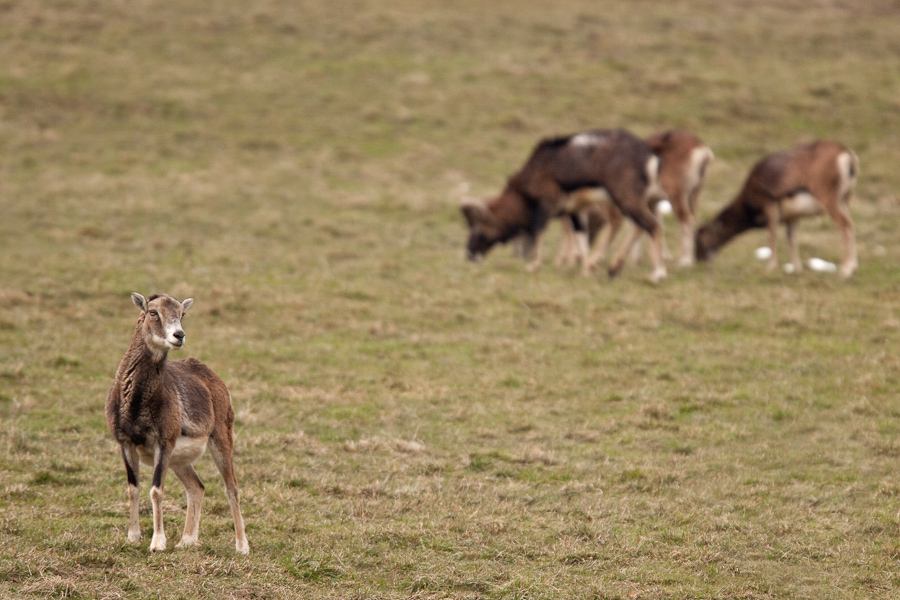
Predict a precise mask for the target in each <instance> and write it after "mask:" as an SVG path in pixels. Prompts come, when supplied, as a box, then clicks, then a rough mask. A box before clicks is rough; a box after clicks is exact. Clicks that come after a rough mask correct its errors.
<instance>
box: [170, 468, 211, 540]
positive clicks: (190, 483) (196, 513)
mask: <svg viewBox="0 0 900 600" xmlns="http://www.w3.org/2000/svg"><path fill="white" fill-rule="evenodd" d="M172 470H173V471H175V475H177V476H178V479H180V480H181V483H183V484H184V490H185V492H187V517H186V518H185V520H184V534H183V535H182V536H181V541H180V542H178V545H177V546H176V548H188V547H190V546H193V545H194V544H196V543H197V540H198V539H199V537H200V506H201V504H202V503H203V494H204V491H205V490H204V487H203V482H202V481H200V477H199V476H198V475H197V472H196V471H195V470H194V467H192V466H191V465H185V466H183V467H173V468H172Z"/></svg>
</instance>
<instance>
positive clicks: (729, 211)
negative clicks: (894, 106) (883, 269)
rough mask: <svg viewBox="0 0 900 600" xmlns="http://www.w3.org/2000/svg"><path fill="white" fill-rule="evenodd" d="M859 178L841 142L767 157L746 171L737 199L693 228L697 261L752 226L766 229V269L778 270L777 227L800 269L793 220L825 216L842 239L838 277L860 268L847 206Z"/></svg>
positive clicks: (810, 145) (819, 143)
mask: <svg viewBox="0 0 900 600" xmlns="http://www.w3.org/2000/svg"><path fill="white" fill-rule="evenodd" d="M858 175H859V160H858V159H857V158H856V155H855V154H854V153H853V152H852V151H851V150H850V149H849V148H847V147H846V146H844V145H843V144H841V143H840V142H834V141H822V140H820V141H815V142H810V143H808V144H802V145H800V146H796V147H795V148H792V149H790V150H786V151H784V152H778V153H776V154H770V155H769V156H767V157H765V158H763V159H762V160H761V161H759V162H758V163H757V164H756V165H755V166H754V167H753V169H752V170H751V171H750V175H749V176H748V177H747V180H746V182H745V183H744V187H743V188H741V191H740V193H739V194H738V196H737V197H736V198H735V199H734V200H733V201H732V202H731V204H729V205H727V206H726V207H725V208H723V209H722V211H721V212H719V214H718V215H716V216H715V218H713V219H712V220H711V221H709V222H708V223H706V224H704V225H703V226H702V227H700V228H699V229H698V230H697V238H696V254H697V260H701V261H705V260H709V259H710V258H712V256H713V255H714V254H715V253H716V251H718V249H719V248H721V247H722V246H724V245H725V244H726V243H727V242H728V241H730V240H731V239H732V238H734V237H735V236H736V235H738V234H740V233H742V232H744V231H746V230H748V229H751V228H754V227H767V228H768V230H769V247H770V248H771V249H772V254H771V256H770V258H769V265H768V266H769V269H774V268H775V267H776V266H778V254H777V251H776V246H777V244H776V240H777V234H778V223H779V222H783V223H784V224H785V227H786V228H787V239H788V245H789V246H790V250H791V263H792V265H793V270H794V271H795V272H797V271H800V270H801V269H802V265H801V263H800V253H799V250H798V248H797V235H796V229H797V222H798V221H799V220H800V219H802V218H804V217H810V216H815V215H820V214H822V213H823V212H824V213H827V214H828V216H829V217H831V219H832V220H833V221H834V222H835V224H837V226H838V228H839V229H840V230H841V235H842V237H843V241H844V256H843V260H842V261H841V266H840V271H839V272H840V275H841V277H845V278H846V277H850V276H851V275H852V274H853V272H854V271H855V270H856V267H857V265H858V261H857V257H856V238H855V236H854V234H853V219H852V218H851V216H850V209H849V203H850V199H851V198H852V196H853V188H854V187H855V185H856V179H857V176H858Z"/></svg>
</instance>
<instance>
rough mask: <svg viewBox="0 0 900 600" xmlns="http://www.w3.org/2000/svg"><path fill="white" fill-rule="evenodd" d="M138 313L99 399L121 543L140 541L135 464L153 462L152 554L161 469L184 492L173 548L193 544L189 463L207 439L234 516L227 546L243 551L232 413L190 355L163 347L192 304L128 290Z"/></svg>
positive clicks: (175, 338) (217, 382) (176, 341)
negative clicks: (117, 495)
mask: <svg viewBox="0 0 900 600" xmlns="http://www.w3.org/2000/svg"><path fill="white" fill-rule="evenodd" d="M131 299H132V301H133V302H134V304H135V306H137V307H138V308H139V309H140V310H141V316H140V318H139V319H138V322H137V326H136V327H135V329H134V335H133V336H132V337H131V345H130V346H129V347H128V351H127V352H126V353H125V356H124V357H123V358H122V362H120V363H119V368H118V370H117V371H116V378H115V381H114V382H113V385H112V388H111V389H110V390H109V397H108V398H107V401H106V422H107V424H108V425H109V429H110V431H111V432H112V434H113V436H114V437H115V438H116V441H117V442H118V443H119V445H120V446H121V449H122V458H123V460H124V461H125V472H126V474H127V476H128V503H129V513H130V516H129V521H128V540H129V541H131V542H136V541H138V540H140V539H141V530H140V525H139V523H138V502H139V486H138V481H139V479H138V475H139V469H140V463H144V464H145V465H149V466H152V467H153V483H152V487H151V488H150V500H151V503H152V504H153V539H152V540H151V542H150V550H151V551H152V552H161V551H163V550H165V549H166V531H165V529H164V527H163V517H162V498H163V486H164V484H165V480H166V471H167V470H168V469H169V467H171V468H172V470H173V471H175V474H176V475H177V476H178V479H180V480H181V483H183V484H184V487H185V490H186V491H187V500H188V502H187V518H186V520H185V524H184V535H183V536H182V538H181V542H180V543H179V544H178V546H179V547H187V546H193V545H194V544H196V543H197V538H198V532H199V528H200V504H201V502H202V500H203V493H204V488H203V483H202V482H201V481H200V478H199V477H198V476H197V472H196V471H194V467H193V466H191V465H192V464H193V463H194V462H195V461H196V460H197V459H198V458H200V456H201V455H202V454H203V451H204V450H205V449H206V446H207V443H208V444H209V448H210V454H212V457H213V460H214V461H215V463H216V466H217V467H218V468H219V472H220V473H221V474H222V479H224V480H225V491H226V494H227V496H228V503H229V504H230V505H231V513H232V516H233V517H234V532H235V536H236V542H235V548H236V549H237V551H238V552H239V553H241V554H248V553H249V552H250V546H249V544H248V543H247V536H246V535H245V534H244V520H243V519H242V518H241V508H240V501H239V498H238V488H237V480H236V479H235V476H234V466H233V464H232V453H233V449H234V433H233V427H234V410H233V409H232V408H231V395H230V394H229V393H228V389H227V388H226V387H225V383H224V382H223V381H222V380H221V379H220V378H219V376H218V375H216V374H215V373H213V371H212V370H211V369H210V368H209V367H207V366H206V365H205V364H203V363H202V362H200V361H199V360H197V359H196V358H187V359H184V360H174V361H168V360H166V357H167V355H168V353H169V350H172V349H178V348H181V347H182V346H184V330H183V329H182V328H181V320H182V317H183V316H184V312H185V311H186V310H187V309H188V307H190V305H191V304H192V303H193V299H191V298H188V299H187V300H185V301H184V302H178V301H177V300H176V299H175V298H173V297H171V296H167V295H165V294H163V295H153V296H150V298H149V299H144V297H143V296H141V295H140V294H137V293H135V294H132V295H131Z"/></svg>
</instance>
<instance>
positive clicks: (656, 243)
mask: <svg viewBox="0 0 900 600" xmlns="http://www.w3.org/2000/svg"><path fill="white" fill-rule="evenodd" d="M650 237H651V238H653V242H652V243H651V244H650V262H652V263H653V272H652V273H650V281H651V282H652V283H659V282H660V281H661V280H662V279H664V278H665V277H666V274H667V273H666V263H665V261H664V260H663V252H662V249H663V246H664V242H663V234H662V228H661V227H657V228H656V229H655V230H654V231H653V232H651V233H650Z"/></svg>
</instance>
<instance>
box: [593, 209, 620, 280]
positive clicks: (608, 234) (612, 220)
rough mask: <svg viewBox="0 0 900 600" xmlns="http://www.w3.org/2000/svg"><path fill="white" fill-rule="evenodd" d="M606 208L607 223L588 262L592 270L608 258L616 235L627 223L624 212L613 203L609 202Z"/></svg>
mask: <svg viewBox="0 0 900 600" xmlns="http://www.w3.org/2000/svg"><path fill="white" fill-rule="evenodd" d="M605 206H606V211H605V214H604V220H605V221H606V225H605V226H604V227H603V229H602V231H601V232H600V237H599V238H598V239H597V241H596V243H595V244H594V250H593V251H592V252H591V256H590V258H589V260H588V262H589V263H590V266H591V267H592V268H593V267H594V265H596V264H597V263H599V262H600V261H601V260H603V259H604V258H606V253H607V252H608V251H609V247H610V244H612V241H613V240H614V239H615V237H616V234H617V233H619V229H621V228H622V223H623V222H624V221H625V217H624V216H623V215H622V211H620V210H619V209H618V208H616V206H615V205H614V204H613V203H612V202H611V201H607V203H606V205H605Z"/></svg>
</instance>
